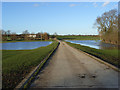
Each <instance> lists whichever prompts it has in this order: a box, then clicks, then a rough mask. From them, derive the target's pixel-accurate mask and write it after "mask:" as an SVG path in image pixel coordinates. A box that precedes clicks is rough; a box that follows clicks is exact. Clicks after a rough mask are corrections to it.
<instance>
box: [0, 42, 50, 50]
mask: <svg viewBox="0 0 120 90" xmlns="http://www.w3.org/2000/svg"><path fill="white" fill-rule="evenodd" d="M51 43H52V42H50V41H37V42H11V43H0V50H29V49H35V48H39V47H43V46H47V45H49V44H51ZM1 46H2V47H1Z"/></svg>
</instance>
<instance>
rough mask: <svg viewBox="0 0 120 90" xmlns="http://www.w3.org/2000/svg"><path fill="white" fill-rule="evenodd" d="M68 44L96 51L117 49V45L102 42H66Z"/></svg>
mask: <svg viewBox="0 0 120 90" xmlns="http://www.w3.org/2000/svg"><path fill="white" fill-rule="evenodd" d="M66 41H67V42H71V43H75V44H80V45H84V46H89V47H92V48H96V49H117V47H118V46H117V45H113V44H108V43H103V42H102V41H101V40H66Z"/></svg>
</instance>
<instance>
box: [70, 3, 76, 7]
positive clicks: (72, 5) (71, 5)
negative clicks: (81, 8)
mask: <svg viewBox="0 0 120 90" xmlns="http://www.w3.org/2000/svg"><path fill="white" fill-rule="evenodd" d="M69 6H70V7H74V6H77V4H70V5H69Z"/></svg>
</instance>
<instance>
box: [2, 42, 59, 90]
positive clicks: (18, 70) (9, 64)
mask: <svg viewBox="0 0 120 90" xmlns="http://www.w3.org/2000/svg"><path fill="white" fill-rule="evenodd" d="M57 45H58V42H57V41H54V42H53V43H52V44H50V45H48V46H46V47H40V48H37V49H33V50H2V66H3V67H2V73H3V83H2V84H3V85H2V86H3V88H15V86H16V85H17V84H18V83H20V82H21V80H23V79H24V78H25V76H26V75H27V74H28V73H29V72H30V71H31V70H32V69H34V68H35V67H36V66H37V65H38V64H39V63H40V62H41V61H42V60H43V59H44V58H45V57H46V56H47V55H48V54H49V53H50V52H51V51H52V50H53V49H54V48H55V47H56V46H57ZM18 77H19V78H18Z"/></svg>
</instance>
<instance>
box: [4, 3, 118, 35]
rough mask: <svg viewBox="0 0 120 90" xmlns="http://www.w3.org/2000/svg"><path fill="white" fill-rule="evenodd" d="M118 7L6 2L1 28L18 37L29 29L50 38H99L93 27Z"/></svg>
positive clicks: (91, 4) (85, 4)
mask: <svg viewBox="0 0 120 90" xmlns="http://www.w3.org/2000/svg"><path fill="white" fill-rule="evenodd" d="M117 8H118V2H109V3H106V2H76V3H73V2H49V3H48V2H46V3H44V2H19V3H16V2H3V3H2V25H3V30H5V31H7V30H11V32H16V33H17V34H20V33H22V32H23V31H24V30H28V31H29V32H30V33H33V32H34V33H37V32H47V33H49V34H50V35H51V34H54V33H55V32H56V33H57V34H58V35H68V34H74V35H79V34H80V35H98V31H97V28H93V24H94V23H95V20H96V18H97V17H98V16H101V15H102V14H103V13H104V12H106V11H109V10H111V9H117ZM86 26H87V27H86Z"/></svg>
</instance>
